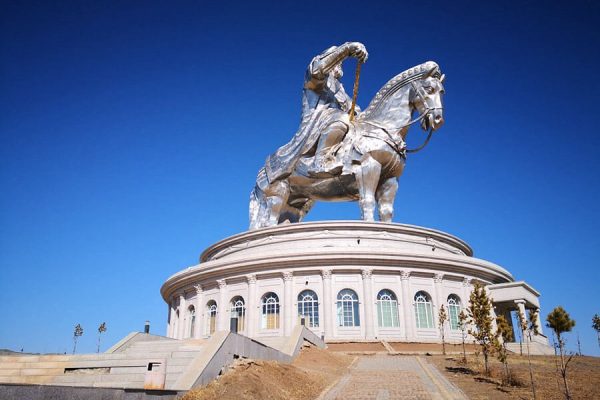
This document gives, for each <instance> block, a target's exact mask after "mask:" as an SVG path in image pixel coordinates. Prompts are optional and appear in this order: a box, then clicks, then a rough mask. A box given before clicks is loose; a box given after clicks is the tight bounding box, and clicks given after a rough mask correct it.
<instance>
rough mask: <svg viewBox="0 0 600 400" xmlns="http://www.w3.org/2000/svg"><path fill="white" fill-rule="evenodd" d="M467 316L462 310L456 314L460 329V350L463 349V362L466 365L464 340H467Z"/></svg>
mask: <svg viewBox="0 0 600 400" xmlns="http://www.w3.org/2000/svg"><path fill="white" fill-rule="evenodd" d="M467 319H468V317H467V314H465V311H464V310H460V314H458V327H459V329H460V333H461V337H462V348H463V362H464V363H465V364H466V363H467V349H466V347H465V339H466V338H467Z"/></svg>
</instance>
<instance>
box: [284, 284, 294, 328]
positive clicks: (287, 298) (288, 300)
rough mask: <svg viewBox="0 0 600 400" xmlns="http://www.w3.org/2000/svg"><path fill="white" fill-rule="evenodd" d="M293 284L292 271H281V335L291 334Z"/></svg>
mask: <svg viewBox="0 0 600 400" xmlns="http://www.w3.org/2000/svg"><path fill="white" fill-rule="evenodd" d="M293 284H294V274H293V273H292V272H284V273H283V336H290V335H291V334H292V325H293V315H294V313H293V310H294V308H293V299H292V297H293V296H292V289H293V287H292V286H293Z"/></svg>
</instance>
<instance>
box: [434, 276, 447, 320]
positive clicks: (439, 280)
mask: <svg viewBox="0 0 600 400" xmlns="http://www.w3.org/2000/svg"><path fill="white" fill-rule="evenodd" d="M443 282H444V274H435V275H434V276H433V288H434V291H435V294H434V296H435V303H436V305H435V309H436V310H435V311H436V312H437V311H439V310H440V307H441V306H442V304H444V308H446V305H445V304H446V301H445V300H446V299H444V296H443V291H444V290H443Z"/></svg>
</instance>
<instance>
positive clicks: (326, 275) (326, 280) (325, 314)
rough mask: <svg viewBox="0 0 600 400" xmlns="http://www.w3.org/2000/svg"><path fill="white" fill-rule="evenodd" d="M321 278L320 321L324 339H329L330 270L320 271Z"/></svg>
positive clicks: (330, 324)
mask: <svg viewBox="0 0 600 400" xmlns="http://www.w3.org/2000/svg"><path fill="white" fill-rule="evenodd" d="M321 275H322V277H323V298H322V299H321V302H322V304H323V305H322V307H321V320H322V321H323V334H324V335H325V339H329V338H331V337H332V336H333V325H332V321H333V304H332V301H333V297H332V296H333V295H332V293H331V270H330V269H323V270H321Z"/></svg>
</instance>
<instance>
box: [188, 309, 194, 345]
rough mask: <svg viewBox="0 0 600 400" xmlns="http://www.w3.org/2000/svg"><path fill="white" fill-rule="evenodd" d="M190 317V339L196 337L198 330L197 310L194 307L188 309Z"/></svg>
mask: <svg viewBox="0 0 600 400" xmlns="http://www.w3.org/2000/svg"><path fill="white" fill-rule="evenodd" d="M188 316H189V319H190V329H189V331H188V333H189V337H191V338H193V337H194V329H196V309H195V308H194V306H189V308H188Z"/></svg>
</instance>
